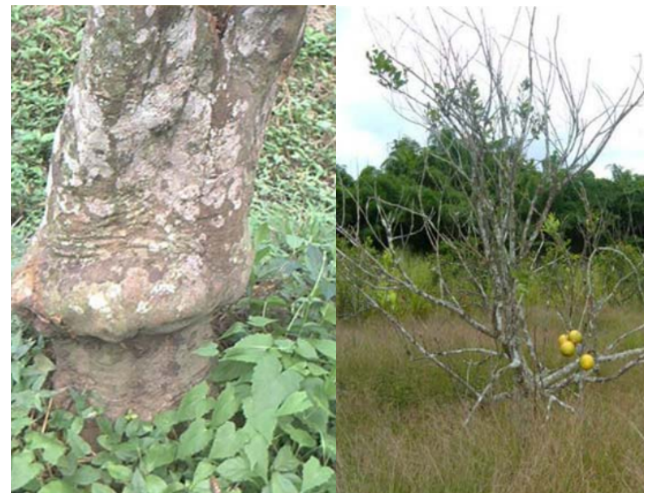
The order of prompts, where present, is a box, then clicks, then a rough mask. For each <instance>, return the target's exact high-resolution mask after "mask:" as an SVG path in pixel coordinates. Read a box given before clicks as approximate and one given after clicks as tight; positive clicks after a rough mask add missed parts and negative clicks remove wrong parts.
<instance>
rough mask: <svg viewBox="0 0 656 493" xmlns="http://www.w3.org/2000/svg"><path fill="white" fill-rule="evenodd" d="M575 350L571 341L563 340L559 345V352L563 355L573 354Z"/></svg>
mask: <svg viewBox="0 0 656 493" xmlns="http://www.w3.org/2000/svg"><path fill="white" fill-rule="evenodd" d="M575 352H576V346H575V345H574V343H573V342H572V341H565V342H563V343H562V344H561V345H560V354H562V355H563V356H568V357H569V356H573V355H574V353H575Z"/></svg>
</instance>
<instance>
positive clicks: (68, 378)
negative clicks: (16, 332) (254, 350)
mask: <svg viewBox="0 0 656 493" xmlns="http://www.w3.org/2000/svg"><path fill="white" fill-rule="evenodd" d="M211 337H212V328H211V326H210V324H209V323H202V324H198V325H195V326H191V327H189V328H186V329H183V330H180V331H177V332H174V333H172V334H164V335H156V336H137V337H134V338H133V339H129V340H126V341H124V342H122V343H120V344H115V343H111V342H105V341H102V340H100V339H95V338H91V337H81V338H76V339H59V338H58V339H53V347H54V350H55V356H56V358H57V370H56V372H55V378H54V383H55V388H57V389H67V390H71V389H74V390H76V391H79V392H89V393H90V394H89V397H90V400H91V402H92V403H93V404H94V405H99V406H101V407H102V408H103V409H104V412H105V415H106V416H107V417H108V418H110V419H116V418H118V417H120V416H123V415H125V414H126V413H127V412H134V413H136V414H137V415H138V416H139V417H140V418H141V419H143V420H146V421H149V420H152V418H153V417H154V416H155V415H156V414H157V413H159V412H161V411H164V410H167V409H171V408H173V407H175V406H176V405H177V404H178V402H179V401H180V399H181V398H182V396H183V395H184V393H185V392H186V391H187V390H188V389H189V388H190V387H191V386H193V385H195V384H196V383H198V382H199V381H201V380H202V379H203V378H205V376H206V375H207V372H208V370H209V365H210V360H209V359H208V358H203V357H201V356H198V355H196V354H194V351H195V350H196V349H198V348H199V347H200V346H202V345H203V344H204V343H206V341H208V340H210V339H211Z"/></svg>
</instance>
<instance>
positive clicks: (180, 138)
mask: <svg viewBox="0 0 656 493" xmlns="http://www.w3.org/2000/svg"><path fill="white" fill-rule="evenodd" d="M304 18H305V8H304V7H276V6H258V7H241V6H234V7H213V8H205V7H203V8H200V7H192V6H140V7H137V6H103V7H99V6H98V7H94V8H93V9H92V10H91V12H90V15H89V19H88V22H87V26H86V28H85V33H84V40H83V44H82V50H81V55H80V60H79V62H78V67H77V70H76V74H75V78H74V81H73V84H72V86H71V89H70V92H69V97H68V101H67V104H66V109H65V112H64V115H63V118H62V120H61V122H60V124H59V126H58V128H57V131H56V137H55V141H54V146H53V156H52V160H51V170H50V177H49V180H48V181H49V183H48V198H47V208H46V212H45V216H44V220H43V223H42V225H41V227H40V229H39V231H38V232H37V234H36V235H35V238H34V240H33V242H32V244H31V246H30V248H29V249H28V252H27V254H26V256H25V258H24V260H23V263H22V265H21V267H20V268H19V269H18V270H17V272H16V274H15V276H14V279H13V282H12V306H13V307H14V308H15V309H16V311H17V312H18V313H19V314H21V315H23V316H24V317H27V318H29V319H31V320H32V321H33V322H34V323H35V325H36V327H37V329H39V330H41V331H43V332H44V333H46V334H49V335H52V336H53V337H54V341H55V344H56V345H57V344H60V349H61V348H63V347H64V346H65V347H66V348H67V349H66V351H64V350H60V351H59V359H60V361H58V366H59V369H58V373H59V377H58V379H57V380H58V381H60V382H67V383H66V385H67V386H70V385H73V386H76V385H77V384H76V382H75V381H74V379H73V380H72V379H71V378H67V377H66V376H65V374H64V373H65V372H67V371H68V372H69V373H70V374H71V375H72V374H78V375H82V374H85V372H86V370H87V369H88V368H81V367H80V365H86V364H87V363H82V361H87V362H89V361H90V360H89V359H88V358H80V357H77V358H76V359H77V360H78V361H72V360H71V358H70V357H69V356H67V355H70V354H78V356H79V354H81V353H80V351H82V353H85V351H88V350H91V349H89V348H93V351H95V352H96V353H95V354H96V356H98V354H97V352H98V351H99V350H100V349H98V348H103V347H106V349H104V351H107V352H108V353H111V354H115V352H116V351H117V349H116V345H117V344H118V343H121V344H122V345H123V346H126V345H127V346H129V345H130V344H136V342H135V341H137V340H139V341H141V342H140V344H141V345H143V344H145V342H143V341H148V340H149V338H151V339H152V340H153V341H159V340H161V339H160V338H161V337H165V334H171V333H174V332H179V333H182V334H186V335H183V336H180V337H178V338H177V340H178V345H179V347H178V351H179V352H180V354H187V353H189V351H191V350H193V349H190V348H189V345H188V344H187V341H188V339H189V334H190V332H189V331H195V330H197V328H198V327H199V326H206V325H207V323H208V319H209V317H210V316H211V314H212V313H213V312H214V311H215V310H216V309H217V308H218V307H221V306H223V305H227V304H230V303H232V302H234V301H235V300H237V299H238V298H239V297H241V296H242V295H243V293H244V290H245V287H246V284H247V282H248V278H249V274H250V270H251V264H252V252H251V248H250V243H249V233H248V211H249V204H250V200H251V196H252V193H253V174H254V172H255V166H256V162H257V157H258V153H259V151H260V148H261V146H262V140H263V135H264V129H265V125H266V121H267V118H268V115H269V113H270V110H271V106H272V104H273V99H274V95H275V89H276V84H277V79H278V77H279V76H280V74H281V72H282V71H283V69H284V67H285V66H286V65H287V64H288V63H289V60H290V59H291V58H293V56H294V54H295V52H296V50H297V47H298V45H299V43H300V40H301V36H302V31H303V25H304ZM79 338H92V339H93V340H98V341H102V342H97V343H89V342H88V341H85V342H80V343H78V342H76V341H78V340H80V339H79ZM60 340H62V341H64V342H61V343H58V342H57V341H60ZM170 340H171V341H174V342H173V344H174V345H175V344H176V343H175V340H176V338H175V337H173V338H171V339H170ZM71 344H72V345H73V346H71ZM76 344H77V345H76ZM71 347H74V348H75V349H74V350H72V349H71ZM142 353H143V354H145V355H148V354H149V351H143V352H142ZM152 354H156V355H157V357H162V355H161V354H160V353H158V352H157V351H153V352H152ZM180 354H178V353H175V351H174V352H171V353H170V356H169V357H170V358H173V359H175V360H184V358H182V359H181V358H180ZM110 359H111V358H110ZM121 361H123V363H121ZM125 361H130V359H129V358H126V359H125V360H121V359H120V358H118V360H117V363H116V364H117V365H119V366H120V365H121V364H123V365H125V364H126V363H125ZM135 361H136V360H135ZM135 361H132V363H129V364H130V365H133V366H134V364H136V363H135ZM87 366H88V365H87ZM110 367H111V365H110ZM99 368H104V369H103V370H102V371H109V370H108V368H109V367H105V366H102V365H101V366H100V367H98V368H96V367H93V368H92V370H93V371H94V372H96V373H97V372H98V371H101V370H100V369H99ZM117 368H118V367H117ZM192 373H194V374H202V371H193V372H192ZM130 374H131V375H132V376H131V378H138V375H135V374H133V373H130ZM171 378H174V377H171ZM181 378H182V379H183V380H184V378H186V377H181ZM189 378H190V377H189ZM195 378H197V377H195ZM79 380H80V381H81V382H82V381H84V382H83V383H82V384H81V385H82V386H83V387H85V386H87V387H91V388H93V390H95V391H96V392H98V391H100V394H102V393H103V389H102V382H100V381H99V380H101V379H99V378H98V375H96V374H94V376H93V377H88V378H87V377H84V378H82V377H81V378H80V379H79ZM191 380H193V378H191ZM91 382H93V383H91ZM133 383H134V382H133ZM191 383H193V382H191ZM142 384H143V385H148V383H147V382H142ZM189 384H190V383H189V382H187V383H185V384H184V385H183V386H182V387H184V386H185V385H189ZM105 393H107V392H106V390H105ZM103 400H104V401H105V403H109V402H110V401H111V400H110V399H108V398H107V396H105V398H104V399H103V398H102V396H101V398H100V401H103ZM123 400H129V397H126V398H125V399H123ZM111 405H112V406H113V412H114V414H116V412H117V411H121V410H123V408H131V409H135V410H136V411H139V407H138V406H131V405H130V403H128V402H122V403H117V402H114V401H111ZM142 414H144V415H150V414H152V413H151V411H150V410H148V409H146V407H142Z"/></svg>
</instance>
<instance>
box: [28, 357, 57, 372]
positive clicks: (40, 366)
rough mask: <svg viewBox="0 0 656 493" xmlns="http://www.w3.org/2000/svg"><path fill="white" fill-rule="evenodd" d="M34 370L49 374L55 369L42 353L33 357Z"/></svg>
mask: <svg viewBox="0 0 656 493" xmlns="http://www.w3.org/2000/svg"><path fill="white" fill-rule="evenodd" d="M33 367H34V369H35V370H37V371H38V372H39V373H50V372H51V371H53V370H54V369H55V364H54V363H53V362H52V361H50V359H49V358H48V357H47V356H46V355H45V354H43V353H39V354H37V355H36V356H34V365H33Z"/></svg>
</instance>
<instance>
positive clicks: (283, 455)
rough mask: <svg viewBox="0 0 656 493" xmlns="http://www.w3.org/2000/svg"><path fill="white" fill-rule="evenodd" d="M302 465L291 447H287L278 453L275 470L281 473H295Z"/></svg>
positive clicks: (274, 463)
mask: <svg viewBox="0 0 656 493" xmlns="http://www.w3.org/2000/svg"><path fill="white" fill-rule="evenodd" d="M300 465H301V461H300V460H298V458H297V457H296V455H294V451H293V450H292V448H291V446H289V445H285V446H284V447H282V448H281V449H280V450H279V451H278V455H276V458H275V460H274V461H273V470H274V471H279V472H294V471H296V469H298V467H299V466H300Z"/></svg>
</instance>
